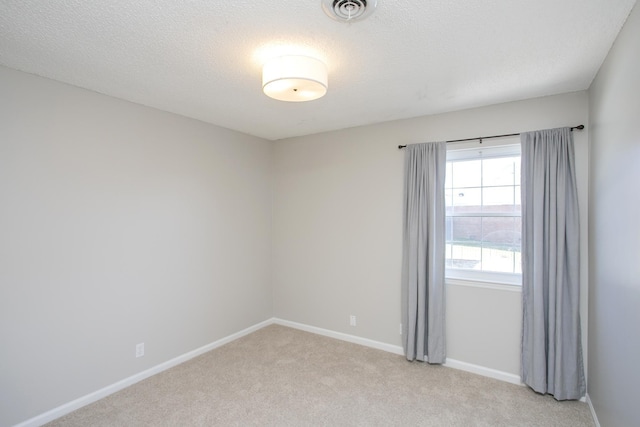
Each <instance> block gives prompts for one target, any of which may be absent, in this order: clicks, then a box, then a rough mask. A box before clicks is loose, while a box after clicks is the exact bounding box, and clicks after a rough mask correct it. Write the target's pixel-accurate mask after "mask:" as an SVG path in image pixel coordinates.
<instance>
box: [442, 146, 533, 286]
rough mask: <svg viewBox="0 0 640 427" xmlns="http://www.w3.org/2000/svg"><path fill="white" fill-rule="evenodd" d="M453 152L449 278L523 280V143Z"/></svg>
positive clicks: (448, 214)
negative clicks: (521, 170) (521, 240)
mask: <svg viewBox="0 0 640 427" xmlns="http://www.w3.org/2000/svg"><path fill="white" fill-rule="evenodd" d="M475 145H476V147H475V148H472V149H465V148H457V149H456V147H455V146H453V147H452V148H451V149H449V151H448V152H447V175H446V181H445V199H446V267H447V277H448V278H457V279H467V280H480V281H489V282H496V283H508V284H520V282H521V274H522V271H521V255H520V253H521V249H520V247H521V244H520V239H521V236H520V233H521V209H520V145H519V144H513V142H511V144H509V145H500V146H493V147H481V148H478V146H477V145H478V144H477V143H475Z"/></svg>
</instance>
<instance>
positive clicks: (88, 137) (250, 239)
mask: <svg viewBox="0 0 640 427" xmlns="http://www.w3.org/2000/svg"><path fill="white" fill-rule="evenodd" d="M0 94H1V96H0V425H1V426H7V425H13V424H15V423H17V422H20V421H24V420H25V419H28V418H30V417H33V416H35V415H38V414H40V413H42V412H44V411H47V410H50V409H52V408H54V407H56V406H58V405H61V404H63V403H66V402H69V401H71V400H73V399H76V398H78V397H81V396H84V395H86V394H88V393H90V392H93V391H96V390H98V389H100V388H102V387H105V386H107V385H110V384H113V383H115V382H117V381H119V380H121V379H123V378H126V377H128V376H131V375H133V374H135V373H138V372H141V371H143V370H145V369H147V368H149V367H152V366H154V365H157V364H159V363H161V362H164V361H167V360H169V359H171V358H174V357H176V356H178V355H182V354H184V353H186V352H188V351H191V350H194V349H196V348H198V347H200V346H203V345H206V344H209V343H211V342H213V341H215V340H217V339H219V338H222V337H225V336H228V335H230V334H232V333H234V332H237V331H239V330H241V329H243V328H246V327H248V326H250V325H254V324H256V323H258V322H260V321H263V320H265V319H268V318H270V317H271V316H272V292H271V283H270V277H271V273H270V268H271V267H270V262H271V259H270V251H271V231H270V230H271V213H270V211H271V177H272V169H271V168H272V164H271V156H272V143H271V142H267V141H264V140H261V139H259V138H254V137H250V136H247V135H242V134H239V133H236V132H232V131H228V130H225V129H221V128H218V127H215V126H212V125H208V124H204V123H202V122H198V121H195V120H191V119H186V118H183V117H179V116H176V115H172V114H169V113H164V112H160V111H157V110H153V109H150V108H146V107H143V106H140V105H135V104H131V103H128V102H125V101H121V100H117V99H114V98H110V97H107V96H103V95H99V94H96V93H93V92H89V91H86V90H81V89H78V88H75V87H72V86H68V85H65V84H61V83H57V82H54V81H51V80H47V79H43V78H39V77H35V76H32V75H28V74H24V73H20V72H18V71H13V70H10V69H7V68H2V67H0ZM139 342H144V343H145V344H146V355H145V356H144V357H142V358H139V359H136V358H135V357H134V349H135V345H136V343H139Z"/></svg>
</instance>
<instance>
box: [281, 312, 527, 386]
mask: <svg viewBox="0 0 640 427" xmlns="http://www.w3.org/2000/svg"><path fill="white" fill-rule="evenodd" d="M273 323H275V324H278V325H282V326H288V327H290V328H295V329H300V330H303V331H307V332H312V333H314V334H318V335H324V336H327V337H331V338H336V339H339V340H342V341H347V342H350V343H354V344H360V345H364V346H366V347H371V348H375V349H378V350H384V351H387V352H389V353H393V354H400V355H404V350H403V349H402V347H401V346H398V345H392V344H386V343H383V342H379V341H374V340H370V339H368V338H361V337H357V336H355V335H349V334H344V333H342V332H335V331H331V330H329V329H322V328H318V327H315V326H309V325H305V324H302V323H296V322H291V321H289V320H283V319H278V318H274V319H273ZM443 366H446V367H448V368H453V369H459V370H461V371H466V372H472V373H474V374H478V375H482V376H484V377H489V378H494V379H497V380H501V381H506V382H508V383H512V384H517V385H522V381H520V376H519V375H515V374H510V373H508V372H503V371H498V370H496V369H491V368H485V367H484V366H479V365H474V364H471V363H467V362H461V361H459V360H455V359H447V361H446V363H445V364H444V365H443Z"/></svg>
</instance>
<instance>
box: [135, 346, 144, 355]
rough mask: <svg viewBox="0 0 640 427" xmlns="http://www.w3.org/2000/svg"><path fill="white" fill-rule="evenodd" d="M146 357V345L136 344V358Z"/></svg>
mask: <svg viewBox="0 0 640 427" xmlns="http://www.w3.org/2000/svg"><path fill="white" fill-rule="evenodd" d="M142 356H144V343H143V342H141V343H140V344H136V357H142Z"/></svg>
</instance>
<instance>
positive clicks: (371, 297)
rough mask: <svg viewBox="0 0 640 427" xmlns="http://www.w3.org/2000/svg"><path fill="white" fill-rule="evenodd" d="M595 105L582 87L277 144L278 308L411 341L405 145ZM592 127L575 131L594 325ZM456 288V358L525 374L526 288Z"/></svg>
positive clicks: (554, 122) (571, 115)
mask: <svg viewBox="0 0 640 427" xmlns="http://www.w3.org/2000/svg"><path fill="white" fill-rule="evenodd" d="M587 110H588V105H587V94H586V93H585V92H577V93H572V94H566V95H560V96H553V97H546V98H538V99H532V100H527V101H521V102H513V103H508V104H501V105H495V106H490V107H484V108H477V109H472V110H465V111H459V112H454V113H448V114H441V115H435V116H427V117H420V118H416V119H410V120H401V121H394V122H388V123H381V124H375V125H371V126H364V127H359V128H353V129H347V130H342V131H337V132H329V133H323V134H317V135H311V136H306V137H298V138H291V139H287V140H282V141H278V142H276V145H275V157H274V163H275V168H274V170H275V193H274V204H273V206H274V208H273V232H274V244H273V248H274V251H273V254H274V255H273V258H274V264H273V266H274V276H273V284H274V304H275V305H274V310H275V315H276V316H277V317H280V318H283V319H287V320H291V321H294V322H299V323H304V324H307V325H312V326H316V327H320V328H325V329H330V330H333V331H337V332H343V333H347V334H352V335H357V336H360V337H363V338H368V339H372V340H376V341H381V342H384V343H388V344H393V345H401V340H400V335H399V324H400V321H401V319H400V264H401V252H402V246H401V238H402V185H403V183H402V179H403V173H402V169H403V152H402V151H400V150H398V149H397V145H398V144H407V143H409V144H410V143H418V142H426V141H436V140H443V139H457V138H466V137H475V136H479V135H494V134H505V133H512V132H519V131H526V130H536V129H546V128H553V127H560V126H568V125H577V124H585V125H587V124H588V123H587V118H588V117H587V113H588V111H587ZM587 133H588V131H582V132H576V133H575V141H576V160H577V174H578V177H577V178H578V181H579V183H578V185H579V197H580V208H581V216H582V217H581V219H582V233H583V234H582V236H583V239H582V251H583V254H582V255H583V258H582V259H583V270H582V273H583V275H582V289H583V301H582V310H583V323H584V328H585V331H586V305H587V304H586V302H587V298H586V297H587V295H586V290H587V264H586V256H587V249H588V241H587V238H586V229H587V202H588V185H587V183H588V144H587V141H588V138H587ZM447 293H448V299H447V343H448V344H447V345H448V357H449V358H451V359H456V360H458V361H461V362H466V363H471V364H477V365H480V366H483V367H486V368H491V369H495V370H499V371H503V372H506V373H510V374H515V375H518V374H519V366H520V363H519V352H520V322H521V307H520V293H519V292H514V291H512V290H504V289H503V290H500V289H491V288H471V287H468V286H458V285H454V284H449V285H448V289H447ZM351 314H354V315H356V316H357V320H358V324H357V326H355V327H352V326H349V315H351ZM496 325H497V326H498V327H495V326H496ZM585 338H586V334H585Z"/></svg>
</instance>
